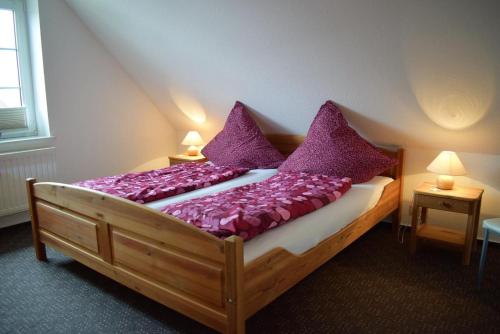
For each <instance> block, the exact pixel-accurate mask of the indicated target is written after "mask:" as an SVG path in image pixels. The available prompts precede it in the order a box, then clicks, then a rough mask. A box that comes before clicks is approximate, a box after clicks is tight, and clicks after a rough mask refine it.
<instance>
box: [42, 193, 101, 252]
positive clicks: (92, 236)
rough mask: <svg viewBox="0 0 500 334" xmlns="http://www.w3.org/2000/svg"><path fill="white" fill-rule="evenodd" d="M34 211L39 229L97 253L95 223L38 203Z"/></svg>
mask: <svg viewBox="0 0 500 334" xmlns="http://www.w3.org/2000/svg"><path fill="white" fill-rule="evenodd" d="M36 209H37V212H38V221H39V225H40V228H42V229H44V230H46V231H49V232H52V233H54V234H56V235H59V236H61V237H63V238H65V239H67V240H69V241H71V242H74V243H75V244H77V245H80V246H82V247H85V248H87V249H89V250H91V251H93V252H94V253H98V251H99V248H98V244H97V224H96V222H94V221H91V220H89V219H87V218H85V217H83V216H80V215H77V214H75V213H70V212H67V211H62V210H60V209H58V208H57V207H54V206H51V205H48V204H45V203H41V202H39V201H37V202H36Z"/></svg>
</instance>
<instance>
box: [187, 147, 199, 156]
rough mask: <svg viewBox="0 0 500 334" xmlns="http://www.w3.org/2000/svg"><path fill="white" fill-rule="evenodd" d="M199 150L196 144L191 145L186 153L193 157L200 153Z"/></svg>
mask: <svg viewBox="0 0 500 334" xmlns="http://www.w3.org/2000/svg"><path fill="white" fill-rule="evenodd" d="M198 152H199V150H198V147H196V146H189V148H188V149H187V151H186V154H187V155H189V156H191V157H195V156H197V155H198Z"/></svg>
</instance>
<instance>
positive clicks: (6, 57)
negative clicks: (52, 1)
mask: <svg viewBox="0 0 500 334" xmlns="http://www.w3.org/2000/svg"><path fill="white" fill-rule="evenodd" d="M31 74H32V70H31V61H30V50H29V44H28V26H27V21H26V10H25V4H24V1H20V0H0V140H2V139H5V138H15V137H25V136H35V135H36V134H37V126H36V115H35V105H34V103H33V85H32V78H31Z"/></svg>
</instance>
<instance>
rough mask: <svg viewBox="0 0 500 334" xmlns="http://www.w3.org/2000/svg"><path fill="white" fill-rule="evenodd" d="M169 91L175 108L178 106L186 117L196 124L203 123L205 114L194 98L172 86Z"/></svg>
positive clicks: (205, 117) (205, 118)
mask: <svg viewBox="0 0 500 334" xmlns="http://www.w3.org/2000/svg"><path fill="white" fill-rule="evenodd" d="M169 93H170V96H171V97H172V100H173V101H174V103H175V105H176V106H177V108H179V110H180V111H182V113H183V114H184V115H185V116H186V117H187V118H189V119H190V120H191V121H193V122H195V123H197V124H203V123H205V121H206V120H207V114H206V112H205V109H204V108H203V106H202V105H201V104H200V103H199V102H198V101H197V99H196V98H194V97H193V96H192V95H189V94H186V93H184V92H182V91H180V90H177V89H174V88H170V89H169Z"/></svg>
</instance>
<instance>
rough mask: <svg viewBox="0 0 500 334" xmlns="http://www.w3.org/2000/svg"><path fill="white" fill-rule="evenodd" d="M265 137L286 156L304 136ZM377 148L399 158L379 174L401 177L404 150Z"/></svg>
mask: <svg viewBox="0 0 500 334" xmlns="http://www.w3.org/2000/svg"><path fill="white" fill-rule="evenodd" d="M266 138H267V140H269V142H270V143H271V144H273V146H274V147H275V148H276V149H277V150H278V151H280V152H281V154H283V155H284V156H285V157H288V156H289V155H290V154H292V153H293V151H295V149H296V148H297V147H299V145H300V144H302V142H303V141H304V138H305V137H304V136H301V135H285V134H267V135H266ZM378 149H380V150H381V151H382V152H383V153H384V154H386V155H388V156H390V157H393V158H396V159H398V160H399V164H398V165H396V166H394V167H392V168H391V169H388V170H386V171H385V172H383V173H381V174H380V175H382V176H389V177H392V178H393V179H399V178H401V176H402V174H403V155H404V150H403V149H402V148H399V147H395V148H393V149H389V148H387V147H378Z"/></svg>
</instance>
